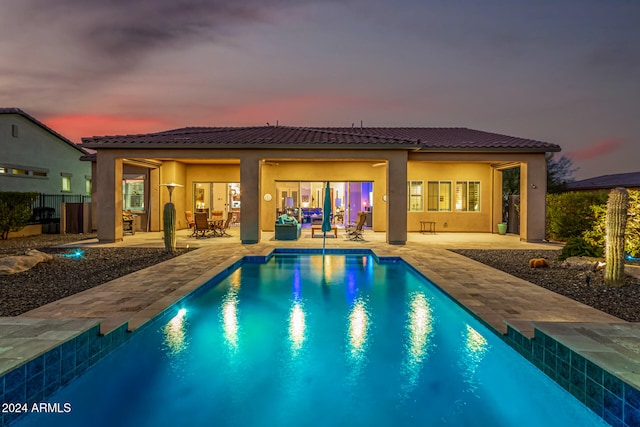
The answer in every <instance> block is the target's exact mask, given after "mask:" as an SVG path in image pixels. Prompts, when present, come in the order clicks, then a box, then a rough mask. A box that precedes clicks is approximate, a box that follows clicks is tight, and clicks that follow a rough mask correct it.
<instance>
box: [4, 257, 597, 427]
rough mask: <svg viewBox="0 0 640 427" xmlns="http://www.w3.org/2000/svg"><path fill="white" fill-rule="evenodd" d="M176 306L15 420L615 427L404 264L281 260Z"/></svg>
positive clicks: (244, 271)
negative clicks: (40, 409) (58, 407)
mask: <svg viewBox="0 0 640 427" xmlns="http://www.w3.org/2000/svg"><path fill="white" fill-rule="evenodd" d="M174 313H175V316H174V317H173V318H168V317H167V318H165V319H163V320H162V321H156V322H155V323H154V324H152V325H150V327H147V328H145V329H144V330H143V331H141V332H140V333H139V334H137V335H136V336H134V337H132V339H131V340H130V341H129V342H127V343H126V344H124V345H123V346H121V347H119V348H118V349H116V350H115V351H114V352H112V353H111V354H110V355H108V356H107V357H105V358H104V359H103V360H101V361H100V362H98V363H97V364H96V365H95V366H94V367H93V368H91V369H90V370H88V371H87V372H86V373H85V374H84V375H83V376H81V377H80V378H78V379H76V380H74V381H73V382H72V383H71V384H69V385H68V386H67V387H65V388H64V389H62V390H60V391H59V392H58V393H56V394H55V395H54V396H52V397H51V398H50V399H49V402H54V403H56V402H57V403H60V404H64V403H70V404H71V408H72V410H71V412H70V413H65V414H30V415H28V416H27V417H25V418H22V419H20V420H18V422H17V423H16V425H18V426H37V425H47V426H55V425H60V426H91V427H99V426H136V427H140V426H154V427H158V426H160V427H162V426H172V427H173V426H178V425H184V426H190V427H193V426H323V427H326V426H338V425H349V426H409V425H411V426H413V425H420V426H493V427H496V426H545V427H551V426H568V425H576V426H577V425H579V426H592V425H597V426H602V425H606V424H605V423H604V422H603V421H602V420H601V419H600V418H599V417H597V416H596V415H595V414H593V413H592V412H591V411H589V410H588V409H587V408H586V407H584V406H583V405H582V404H581V403H579V402H578V401H577V400H576V399H574V398H573V397H572V396H571V395H570V394H568V393H567V392H566V391H564V390H563V389H562V388H561V387H559V386H558V385H557V384H556V383H554V382H553V381H551V380H550V379H549V378H547V377H546V376H545V375H544V374H542V373H541V372H540V371H539V370H538V369H537V368H535V367H534V366H533V365H531V364H530V363H529V362H527V361H526V360H525V359H523V358H522V357H521V356H520V355H518V354H517V353H516V352H515V351H513V350H512V349H511V348H510V347H508V346H507V345H506V344H504V343H503V342H502V341H501V340H500V339H499V338H498V337H497V336H495V335H494V334H492V333H491V332H490V331H488V330H487V329H486V328H485V327H483V326H482V325H481V324H480V323H479V322H477V321H476V320H475V319H474V318H472V317H471V316H469V315H468V314H467V313H466V312H465V311H464V310H462V309H461V308H460V307H459V306H458V305H457V304H455V303H453V302H452V301H450V300H449V299H448V298H447V297H446V296H444V295H442V294H441V293H440V292H439V291H438V290H437V289H436V288H435V287H434V286H433V285H432V284H430V283H429V282H428V281H427V280H425V279H424V278H423V277H421V276H419V275H418V274H416V273H415V272H413V271H412V270H411V269H410V268H407V267H406V265H404V264H403V263H401V262H393V263H382V264H378V263H376V262H375V260H374V259H373V258H372V257H371V256H367V255H364V256H363V255H347V256H343V255H327V256H326V257H325V258H323V257H322V256H321V255H304V256H303V255H276V256H274V257H272V258H271V259H270V260H269V262H267V263H264V264H262V263H245V264H243V265H242V266H241V267H240V268H239V269H238V270H236V271H235V272H233V273H232V274H231V275H230V276H228V277H227V278H226V279H224V280H222V281H221V282H220V283H219V284H217V285H216V286H211V288H210V289H209V290H207V291H206V292H203V293H201V294H200V295H199V296H198V297H197V298H193V299H190V300H185V301H184V302H183V303H181V304H179V305H176V307H175V309H172V315H173V314H174Z"/></svg>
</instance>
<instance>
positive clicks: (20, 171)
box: [0, 163, 64, 178]
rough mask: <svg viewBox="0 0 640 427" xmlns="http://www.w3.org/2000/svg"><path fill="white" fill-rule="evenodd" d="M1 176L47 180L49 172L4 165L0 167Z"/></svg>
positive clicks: (40, 169)
mask: <svg viewBox="0 0 640 427" xmlns="http://www.w3.org/2000/svg"><path fill="white" fill-rule="evenodd" d="M0 175H6V176H15V177H20V178H32V177H37V178H46V177H47V176H48V175H49V170H48V169H44V168H38V167H32V166H23V165H10V164H6V163H5V164H3V165H0ZM62 175H64V174H62Z"/></svg>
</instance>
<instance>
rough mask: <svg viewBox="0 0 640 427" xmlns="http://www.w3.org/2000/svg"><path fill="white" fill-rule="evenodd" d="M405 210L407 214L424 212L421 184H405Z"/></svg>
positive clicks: (411, 182) (417, 182) (420, 182)
mask: <svg viewBox="0 0 640 427" xmlns="http://www.w3.org/2000/svg"><path fill="white" fill-rule="evenodd" d="M407 187H408V188H407V198H408V200H407V208H408V210H409V212H422V211H423V210H424V204H423V203H424V202H423V196H422V195H423V191H422V187H423V182H422V181H409V182H408V183H407Z"/></svg>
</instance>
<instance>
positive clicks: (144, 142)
mask: <svg viewBox="0 0 640 427" xmlns="http://www.w3.org/2000/svg"><path fill="white" fill-rule="evenodd" d="M82 141H83V146H84V147H89V148H94V149H95V148H107V147H109V148H115V147H125V148H126V147H134V146H135V148H145V147H148V148H159V147H166V148H169V147H171V148H173V147H180V148H202V147H212V148H213V147H215V148H334V149H336V148H338V149H340V148H368V149H376V148H386V149H389V148H404V149H412V150H422V151H520V152H556V151H560V147H559V146H558V145H556V144H550V143H546V142H541V141H535V140H531V139H524V138H516V137H512V136H506V135H500V134H496V133H490V132H482V131H478V130H472V129H466V128H402V127H389V128H355V127H351V128H348V127H347V128H337V127H322V128H318V127H313V128H311V127H292V126H258V127H188V128H181V129H173V130H168V131H163V132H156V133H149V134H139V135H114V136H93V137H86V138H82Z"/></svg>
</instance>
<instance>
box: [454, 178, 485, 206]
mask: <svg viewBox="0 0 640 427" xmlns="http://www.w3.org/2000/svg"><path fill="white" fill-rule="evenodd" d="M456 212H480V181H456Z"/></svg>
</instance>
